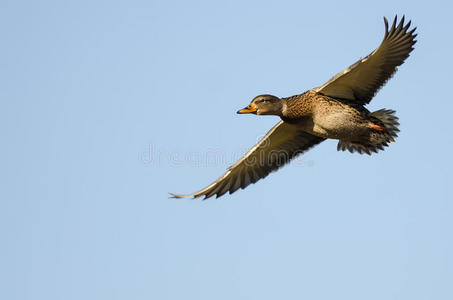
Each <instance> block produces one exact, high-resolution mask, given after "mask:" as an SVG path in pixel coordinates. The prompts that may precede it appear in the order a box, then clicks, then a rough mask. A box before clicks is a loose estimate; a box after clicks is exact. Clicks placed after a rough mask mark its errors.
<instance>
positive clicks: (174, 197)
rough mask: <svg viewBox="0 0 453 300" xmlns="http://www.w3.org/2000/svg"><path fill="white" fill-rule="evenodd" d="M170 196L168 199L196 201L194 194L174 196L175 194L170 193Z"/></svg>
mask: <svg viewBox="0 0 453 300" xmlns="http://www.w3.org/2000/svg"><path fill="white" fill-rule="evenodd" d="M168 194H169V195H170V196H169V197H168V198H170V199H181V198H190V197H192V199H195V198H196V197H195V196H194V195H193V194H190V195H182V194H173V193H168Z"/></svg>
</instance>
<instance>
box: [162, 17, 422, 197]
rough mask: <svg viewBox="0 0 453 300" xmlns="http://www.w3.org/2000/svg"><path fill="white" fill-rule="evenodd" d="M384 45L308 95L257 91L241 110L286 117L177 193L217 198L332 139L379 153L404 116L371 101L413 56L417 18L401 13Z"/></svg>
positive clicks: (341, 144)
mask: <svg viewBox="0 0 453 300" xmlns="http://www.w3.org/2000/svg"><path fill="white" fill-rule="evenodd" d="M384 25H385V34H384V38H383V40H382V42H381V44H380V45H379V47H378V48H377V49H376V50H374V51H373V52H371V53H370V54H369V55H368V56H366V57H365V58H363V59H359V60H358V61H357V62H355V63H354V64H352V65H351V66H349V67H348V68H346V69H345V70H343V71H341V72H340V73H338V74H336V75H335V76H333V77H332V78H331V79H330V80H328V81H327V82H326V83H325V84H323V85H321V86H319V87H316V88H313V89H310V90H308V91H306V92H304V93H302V94H298V95H294V96H290V97H277V96H274V95H269V94H263V95H259V96H256V97H255V98H253V99H252V101H251V102H250V103H249V105H247V106H246V107H245V108H243V109H240V110H238V111H237V113H238V114H254V115H257V116H261V115H272V116H278V117H280V121H279V122H278V123H277V124H276V125H275V126H274V127H272V128H271V129H270V130H269V132H268V133H267V134H266V135H265V136H264V137H263V138H262V139H261V140H260V141H259V142H258V143H257V144H256V145H254V146H253V147H252V148H251V149H250V150H249V151H248V152H247V153H246V154H245V155H244V156H243V157H242V158H241V159H239V160H238V161H237V162H236V163H235V164H233V165H232V166H230V167H229V168H228V170H227V171H226V173H224V174H223V175H222V176H221V177H220V178H218V179H217V180H216V181H214V182H213V183H211V184H210V185H208V186H207V187H205V188H203V189H201V190H200V191H198V192H195V193H192V194H173V193H170V195H171V197H173V198H186V197H192V198H194V199H195V198H198V197H204V199H208V198H210V197H212V196H216V198H218V197H220V196H222V195H224V194H226V193H227V192H228V193H230V194H232V193H234V192H236V191H237V190H238V189H244V188H246V187H247V186H249V185H250V184H253V183H256V182H257V181H258V180H260V179H263V178H265V177H267V176H268V175H269V174H270V173H271V172H274V171H276V170H278V169H279V168H281V167H282V166H284V165H286V164H287V163H289V162H290V161H291V160H292V159H294V158H295V157H297V156H299V155H301V154H303V153H305V152H306V151H307V150H309V149H310V148H312V147H314V146H316V145H318V144H320V143H321V142H323V141H325V140H326V139H334V140H338V144H337V150H338V151H346V150H347V151H349V152H351V153H359V154H368V155H371V154H372V153H377V152H379V151H382V150H384V148H385V147H388V146H389V144H390V143H392V142H395V138H396V137H397V134H398V132H399V129H398V126H399V122H398V117H397V116H396V115H395V111H394V110H391V109H380V110H377V111H374V112H370V111H369V110H368V109H367V108H366V107H365V105H367V104H368V103H370V101H371V100H372V99H373V97H374V96H375V95H376V93H377V92H378V91H379V89H380V88H381V87H382V86H384V85H385V83H386V82H387V81H388V80H389V79H390V78H391V77H392V76H393V74H394V73H395V72H396V71H397V67H399V66H400V65H402V64H403V63H404V61H405V60H406V59H407V58H408V57H409V54H410V53H411V52H412V50H413V49H414V47H413V46H414V45H415V43H416V40H415V38H416V36H417V34H415V30H416V28H413V29H410V28H411V21H409V22H407V23H405V17H404V16H403V17H402V18H401V20H400V21H399V23H398V17H397V16H395V18H394V20H393V23H392V26H391V27H390V28H389V23H388V20H387V18H385V17H384Z"/></svg>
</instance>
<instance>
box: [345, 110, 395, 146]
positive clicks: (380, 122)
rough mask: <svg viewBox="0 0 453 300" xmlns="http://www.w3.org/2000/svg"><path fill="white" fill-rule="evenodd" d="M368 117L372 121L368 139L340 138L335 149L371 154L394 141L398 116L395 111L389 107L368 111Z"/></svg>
mask: <svg viewBox="0 0 453 300" xmlns="http://www.w3.org/2000/svg"><path fill="white" fill-rule="evenodd" d="M370 119H371V121H372V122H373V124H372V126H371V127H372V129H371V132H370V137H369V141H368V142H366V143H364V142H351V141H343V140H340V141H339V142H338V146H337V150H341V151H345V150H349V152H351V153H353V152H359V153H360V154H362V153H366V154H368V155H371V153H372V152H375V153H377V152H378V151H379V150H384V147H387V146H388V143H391V142H394V141H395V139H394V138H396V137H397V136H398V134H397V133H398V132H399V129H398V125H399V124H400V123H398V117H397V116H395V111H394V110H391V109H380V110H377V111H375V112H372V113H370Z"/></svg>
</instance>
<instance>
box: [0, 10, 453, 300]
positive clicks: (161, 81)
mask: <svg viewBox="0 0 453 300" xmlns="http://www.w3.org/2000/svg"><path fill="white" fill-rule="evenodd" d="M452 11H453V7H452V5H451V4H450V3H449V2H448V1H445V2H439V1H428V2H427V1H400V2H398V1H370V2H368V3H367V2H364V1H331V2H329V1H275V2H267V1H245V2H243V1H222V2H214V1H204V2H203V1H123V2H118V1H2V2H1V4H0V33H1V35H0V36H1V47H0V54H1V55H0V57H1V58H0V82H1V88H0V100H1V109H0V132H1V134H0V136H1V139H2V142H1V147H0V154H1V155H0V162H1V171H0V174H1V175H0V186H1V188H0V299H9V300H13V299H33V300H38V299H43V300H53V299H65V300H70V299H77V300H80V299H85V300H87V299H133V300H135V299H156V300H157V299H159V300H160V299H197V300H202V299H216V300H217V299H220V300H222V299H225V300H231V299H235V300H236V299H238V300H239V299H244V300H248V299H260V300H264V299H315V300H318V299H319V300H321V299H329V300H330V299H347V300H356V299H357V300H359V299H360V300H363V299H367V300H370V299H375V300H382V299H399V300H400V299H408V300H409V299H410V300H421V299H436V300H450V299H453V284H452V283H453V233H452V232H453V217H452V216H453V206H452V201H453V191H452V189H453V187H452V183H453V175H452V167H453V161H452V154H453V134H452V125H453V124H452V117H451V116H452V111H453V99H452V95H451V92H450V88H451V87H452V84H453V83H452V77H451V70H452V68H453V63H452V58H451V57H452V55H451V54H452V52H453V42H452V38H451V37H452V34H453V25H452V22H451V13H452ZM395 14H398V15H402V14H406V17H407V18H409V19H412V21H413V24H414V25H415V26H417V27H418V30H417V31H418V34H419V36H418V38H417V39H418V43H417V44H416V46H415V51H414V52H413V53H412V54H411V56H410V57H409V58H408V60H407V61H406V63H405V64H404V65H403V66H402V67H401V68H400V70H399V71H398V72H397V73H396V75H395V76H394V77H393V79H392V80H391V81H390V82H389V83H388V84H387V85H386V86H385V87H384V88H383V89H382V90H381V91H380V93H379V94H378V95H377V96H376V97H375V99H374V100H373V101H372V102H371V104H370V105H369V106H368V108H369V109H370V110H376V109H380V108H391V109H395V110H396V111H397V115H398V116H399V117H400V121H401V127H400V129H401V134H400V136H399V138H398V140H397V142H396V143H393V144H391V146H390V147H389V148H387V149H386V150H385V151H384V152H381V153H379V154H377V155H373V156H371V157H369V156H367V155H363V156H361V155H358V154H355V155H352V154H350V153H347V152H337V151H336V142H335V141H327V142H324V143H323V144H321V145H319V146H318V147H316V148H314V149H312V150H311V151H310V152H308V153H307V154H306V155H304V156H303V157H302V158H301V159H298V160H297V161H295V162H294V163H293V164H291V165H288V166H286V167H285V168H283V169H281V170H280V171H278V172H276V173H273V174H271V175H270V176H269V177H267V178H266V179H265V180H262V181H260V182H259V183H257V184H255V185H252V186H249V187H248V188H247V189H246V190H240V191H238V192H237V193H235V194H234V195H226V196H224V197H222V198H220V199H209V200H208V201H201V200H188V199H169V198H168V194H167V193H168V192H175V193H190V192H194V191H195V190H198V189H200V188H202V187H204V186H206V185H207V184H209V183H210V182H211V181H212V180H214V179H216V178H217V177H218V176H220V175H221V174H222V173H223V172H224V171H225V169H226V168H227V167H228V166H229V165H230V164H231V163H232V162H234V160H235V159H237V158H239V156H240V155H241V154H243V153H244V152H245V151H246V150H247V149H248V148H249V147H251V146H252V145H253V144H254V143H255V142H256V140H257V139H258V138H259V137H260V136H262V135H263V134H265V133H266V132H267V130H268V129H269V128H270V127H271V126H272V125H273V124H275V123H276V122H277V121H278V118H276V117H261V118H260V117H256V116H251V115H237V114H236V110H237V109H239V108H242V107H244V106H245V105H247V104H248V103H249V101H250V100H251V99H252V98H253V97H254V96H256V95H258V94H262V93H271V94H275V95H278V96H290V95H293V94H297V93H301V92H303V91H305V90H307V89H309V88H312V87H315V86H318V85H321V84H322V83H324V82H325V81H326V80H328V79H329V78H330V77H331V76H332V75H334V74H336V73H337V72H339V71H341V70H342V69H344V68H345V67H347V66H348V65H350V64H352V63H353V62H355V61H356V60H357V59H358V58H360V57H364V56H365V55H367V54H368V53H370V52H371V51H372V50H374V49H375V48H376V47H377V46H378V45H379V43H380V42H381V39H382V37H383V34H384V23H383V20H382V17H383V16H387V17H388V18H393V16H394V15H395Z"/></svg>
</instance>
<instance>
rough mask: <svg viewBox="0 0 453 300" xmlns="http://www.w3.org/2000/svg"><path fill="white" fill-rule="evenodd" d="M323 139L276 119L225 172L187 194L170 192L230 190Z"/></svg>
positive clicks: (210, 193) (201, 193)
mask: <svg viewBox="0 0 453 300" xmlns="http://www.w3.org/2000/svg"><path fill="white" fill-rule="evenodd" d="M323 140H324V138H321V137H317V136H314V135H311V134H309V133H306V132H303V131H301V130H299V129H297V127H296V126H293V125H290V124H287V123H285V122H283V121H280V122H279V123H278V124H277V125H275V126H274V127H272V129H271V130H269V132H268V133H267V134H266V136H265V137H264V138H262V139H261V141H259V142H258V143H257V144H256V145H255V146H253V148H252V149H250V150H249V151H248V152H247V153H246V154H245V155H244V156H243V157H242V158H241V159H240V160H239V161H237V162H236V163H235V164H234V165H232V166H231V167H230V168H228V171H227V172H226V173H225V174H224V175H223V176H222V177H220V178H219V179H217V180H216V181H214V182H213V183H212V184H211V185H209V186H208V187H206V188H204V189H202V190H201V191H198V192H196V193H193V194H189V195H176V194H171V195H172V196H173V197H175V198H183V197H194V198H197V197H201V196H204V197H205V199H206V198H209V197H212V196H213V195H216V196H217V197H220V196H222V195H223V194H225V193H226V192H230V194H232V193H234V192H235V191H236V190H238V189H239V188H241V189H243V188H245V187H247V186H248V185H249V184H251V183H255V182H257V181H258V180H260V179H262V178H264V177H266V176H267V175H268V174H269V173H270V172H272V171H276V170H277V169H278V168H280V167H282V166H283V165H284V164H286V163H288V162H289V161H290V160H291V159H292V158H294V157H296V156H297V155H298V154H301V153H303V152H305V151H306V150H308V149H309V148H311V147H313V146H314V145H316V144H319V143H320V142H322V141H323Z"/></svg>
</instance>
